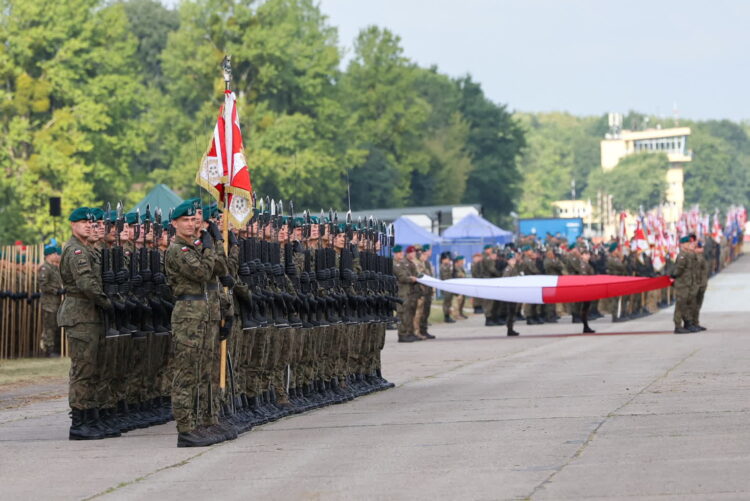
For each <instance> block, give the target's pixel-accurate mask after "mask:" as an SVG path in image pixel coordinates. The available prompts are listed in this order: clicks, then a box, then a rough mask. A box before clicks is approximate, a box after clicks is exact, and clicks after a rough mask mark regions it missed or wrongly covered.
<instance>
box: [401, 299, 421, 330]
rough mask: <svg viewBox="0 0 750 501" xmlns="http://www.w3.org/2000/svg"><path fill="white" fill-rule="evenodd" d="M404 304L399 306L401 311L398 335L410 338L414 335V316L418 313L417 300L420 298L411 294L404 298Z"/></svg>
mask: <svg viewBox="0 0 750 501" xmlns="http://www.w3.org/2000/svg"><path fill="white" fill-rule="evenodd" d="M402 299H403V300H404V304H402V305H399V306H400V311H399V312H398V319H399V324H398V335H399V337H401V336H408V335H409V334H414V316H415V314H416V311H417V300H418V299H419V296H418V295H416V294H410V295H408V296H406V297H403V298H402Z"/></svg>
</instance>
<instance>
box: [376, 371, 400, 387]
mask: <svg viewBox="0 0 750 501" xmlns="http://www.w3.org/2000/svg"><path fill="white" fill-rule="evenodd" d="M375 374H377V376H378V377H379V378H380V379H381V380H382V381H383V382H384V383H385V386H386V388H394V387H395V386H396V385H395V384H393V383H391V382H390V381H388V380H387V379H386V378H384V377H383V372H382V371H381V370H380V369H375Z"/></svg>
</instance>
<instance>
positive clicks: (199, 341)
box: [165, 202, 220, 447]
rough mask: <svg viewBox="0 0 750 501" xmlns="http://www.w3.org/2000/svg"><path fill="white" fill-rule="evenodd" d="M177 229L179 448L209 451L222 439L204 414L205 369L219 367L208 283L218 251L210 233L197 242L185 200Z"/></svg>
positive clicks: (171, 254)
mask: <svg viewBox="0 0 750 501" xmlns="http://www.w3.org/2000/svg"><path fill="white" fill-rule="evenodd" d="M172 225H173V226H174V228H175V232H176V236H175V239H174V241H173V242H172V243H171V244H170V246H169V248H168V249H167V255H166V258H165V266H166V270H167V276H168V277H169V283H170V284H171V286H172V291H173V293H174V296H175V300H176V303H175V307H174V310H173V311H172V336H173V356H172V358H171V366H170V373H171V374H170V376H171V380H172V410H173V413H174V417H175V421H176V422H177V432H178V436H177V446H178V447H204V446H208V445H212V444H214V443H216V442H217V441H220V437H218V436H217V435H216V434H215V433H213V432H211V431H209V430H208V429H207V427H206V426H204V420H203V416H201V415H199V412H200V409H201V408H202V407H201V401H202V400H206V399H210V398H211V396H210V391H209V390H210V388H211V384H212V382H211V381H210V372H207V371H205V370H204V368H205V367H206V366H207V365H211V364H213V363H214V361H213V360H212V356H213V354H214V346H213V345H214V343H215V339H214V337H213V336H212V335H211V333H210V329H211V327H210V326H209V323H210V322H211V316H210V312H209V305H208V293H207V285H208V284H209V282H210V281H211V279H212V277H213V275H214V265H215V262H216V252H215V250H214V242H213V239H212V238H211V235H209V233H208V232H204V233H203V234H202V235H201V238H200V239H195V228H196V210H195V207H194V206H193V204H192V203H186V202H183V203H182V204H180V205H179V206H177V207H176V208H175V209H174V212H173V214H172ZM209 405H210V402H209Z"/></svg>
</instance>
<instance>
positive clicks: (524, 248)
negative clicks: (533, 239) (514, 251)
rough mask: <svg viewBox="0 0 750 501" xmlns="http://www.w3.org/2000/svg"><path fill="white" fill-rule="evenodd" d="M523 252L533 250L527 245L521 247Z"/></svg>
mask: <svg viewBox="0 0 750 501" xmlns="http://www.w3.org/2000/svg"><path fill="white" fill-rule="evenodd" d="M521 250H522V251H523V252H526V251H530V250H531V246H530V245H529V244H526V245H524V246H522V247H521Z"/></svg>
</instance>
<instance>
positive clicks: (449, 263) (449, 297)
mask: <svg viewBox="0 0 750 501" xmlns="http://www.w3.org/2000/svg"><path fill="white" fill-rule="evenodd" d="M451 278H453V260H452V259H451V253H450V252H443V253H442V254H441V255H440V280H449V279H451ZM452 303H453V294H451V293H450V292H443V320H444V321H445V323H447V324H452V323H455V322H456V321H455V320H453V318H451V306H452Z"/></svg>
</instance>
